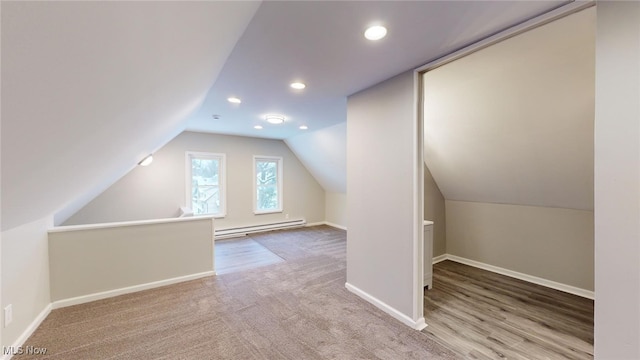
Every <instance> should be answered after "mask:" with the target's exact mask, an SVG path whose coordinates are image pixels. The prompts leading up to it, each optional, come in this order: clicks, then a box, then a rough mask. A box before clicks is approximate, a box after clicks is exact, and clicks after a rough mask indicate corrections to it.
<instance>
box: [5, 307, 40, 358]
mask: <svg viewBox="0 0 640 360" xmlns="http://www.w3.org/2000/svg"><path fill="white" fill-rule="evenodd" d="M51 309H52V307H51V304H49V305H47V306H45V308H44V309H43V310H42V311H41V312H40V314H38V316H36V318H35V319H33V321H32V322H31V324H29V326H27V328H26V329H25V330H24V332H23V333H22V334H20V336H19V337H18V339H16V341H15V342H14V343H13V345H11V346H10V347H11V348H12V349H18V348H20V347H21V346H22V345H24V343H25V341H27V339H28V338H29V337H30V336H31V335H33V332H34V331H36V329H37V328H38V327H39V326H40V324H42V322H43V321H44V319H46V318H47V316H49V313H51ZM2 350H3V351H2V356H1V357H0V360H9V359H11V358H12V357H13V354H4V347H3V349H2Z"/></svg>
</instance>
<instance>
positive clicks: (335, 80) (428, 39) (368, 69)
mask: <svg viewBox="0 0 640 360" xmlns="http://www.w3.org/2000/svg"><path fill="white" fill-rule="evenodd" d="M566 3H567V1H563V0H560V1H265V2H264V3H263V4H262V5H261V6H260V9H258V11H257V13H256V15H255V17H254V18H253V20H252V21H251V24H249V26H248V27H247V30H246V31H245V33H244V34H243V35H242V37H241V38H240V40H239V41H238V44H237V45H236V47H235V48H234V50H233V52H232V53H231V55H230V56H229V60H228V61H227V63H226V64H225V67H224V69H223V70H222V72H221V73H220V76H219V77H218V80H217V81H216V83H215V84H214V86H213V87H212V88H211V91H210V92H209V94H208V95H207V98H206V99H205V101H204V103H203V105H202V107H201V108H200V109H199V110H198V111H197V112H196V113H194V115H193V116H192V117H191V118H190V119H189V124H188V129H189V130H191V131H205V132H214V133H226V134H234V135H246V136H258V137H267V138H274V139H287V138H290V137H293V136H296V135H298V134H300V133H301V130H299V129H298V127H299V126H300V125H307V126H308V127H309V130H308V131H314V130H318V129H322V128H324V127H329V126H332V125H335V124H338V123H341V122H344V121H346V111H347V110H346V97H347V96H349V95H351V94H353V93H355V92H358V91H360V90H363V89H366V88H368V87H370V86H373V85H374V84H377V83H379V82H381V81H383V80H386V79H388V78H390V77H392V76H395V75H397V74H400V73H402V72H404V71H407V70H409V69H413V68H415V67H417V66H420V65H423V64H425V63H426V62H428V61H430V60H432V59H436V58H438V57H440V56H443V55H445V54H448V53H450V52H453V51H455V50H458V49H460V48H462V47H464V46H466V45H469V44H472V43H474V42H476V41H478V40H481V39H483V38H485V37H487V36H490V35H492V34H494V33H496V32H499V31H501V30H504V29H505V28H508V27H510V26H513V25H515V24H518V23H520V22H522V21H525V20H528V19H530V18H532V17H535V16H537V15H540V14H542V13H545V12H547V11H550V10H552V9H555V8H557V7H559V6H561V5H563V4H566ZM374 23H379V24H384V25H385V26H386V27H387V28H388V29H389V32H388V34H387V36H386V37H385V38H384V39H382V40H380V41H377V42H371V41H369V40H366V39H365V38H364V36H363V33H364V31H365V29H366V28H367V27H368V26H371V25H372V24H374ZM294 80H299V81H303V82H305V83H306V84H307V88H306V89H305V90H304V91H295V90H292V89H291V88H290V87H289V83H290V82H292V81H294ZM230 96H237V97H240V98H241V99H242V103H241V104H239V105H237V104H229V103H228V102H227V98H228V97H230ZM273 112H275V113H281V114H284V115H285V116H286V117H287V121H286V122H285V124H282V125H277V126H275V125H270V124H268V123H266V122H265V121H264V119H263V116H264V114H267V113H273ZM214 114H216V115H220V119H218V120H214V119H213V118H212V115H214ZM257 124H260V125H262V126H263V127H264V128H263V129H261V130H256V129H254V125H257Z"/></svg>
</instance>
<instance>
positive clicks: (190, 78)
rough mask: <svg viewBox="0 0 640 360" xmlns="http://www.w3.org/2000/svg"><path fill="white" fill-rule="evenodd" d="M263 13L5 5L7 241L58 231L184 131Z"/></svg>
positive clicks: (242, 6) (246, 7) (195, 7)
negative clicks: (46, 227)
mask: <svg viewBox="0 0 640 360" xmlns="http://www.w3.org/2000/svg"><path fill="white" fill-rule="evenodd" d="M259 4H260V3H259V2H244V1H238V2H236V1H228V2H227V1H224V2H223V1H210V2H6V1H3V2H2V155H1V156H2V230H7V229H10V228H13V227H16V226H18V225H21V224H24V223H27V222H30V221H33V220H37V219H40V218H42V217H45V216H49V215H53V214H56V213H57V215H58V216H57V218H59V219H58V222H59V221H61V220H63V219H64V218H65V217H66V216H67V215H70V214H72V213H73V212H74V211H75V210H76V209H78V208H80V207H81V206H82V205H84V203H86V202H87V201H88V200H90V199H91V198H93V197H94V196H95V195H97V194H99V193H100V192H101V191H102V190H104V189H105V188H106V187H107V186H109V185H110V184H111V183H113V182H114V181H115V180H116V179H118V178H120V177H121V176H122V175H124V174H125V173H126V172H127V171H129V170H130V169H131V168H133V167H134V166H135V164H136V163H137V162H138V161H140V160H141V159H142V158H143V157H144V156H145V155H147V154H149V153H151V152H153V151H154V150H156V149H159V148H160V147H161V146H162V145H164V144H165V143H166V142H168V141H169V140H170V139H171V138H173V137H174V136H175V135H177V134H178V133H180V132H181V131H182V130H183V129H184V127H185V121H186V118H187V117H188V115H189V114H190V113H191V112H193V111H194V110H197V109H198V108H199V106H200V105H201V103H202V100H203V99H204V97H205V95H206V93H207V91H208V90H209V88H210V87H211V86H212V84H213V83H214V81H215V79H216V78H217V76H218V73H219V72H220V70H221V69H222V67H223V65H224V63H225V61H226V59H227V57H228V56H229V54H230V52H231V51H232V49H233V46H234V45H235V43H236V42H237V40H238V38H239V37H240V36H241V34H242V33H243V31H244V29H245V28H246V26H247V24H248V23H249V21H250V20H251V18H252V17H253V15H254V13H255V11H256V10H257V8H258V6H259Z"/></svg>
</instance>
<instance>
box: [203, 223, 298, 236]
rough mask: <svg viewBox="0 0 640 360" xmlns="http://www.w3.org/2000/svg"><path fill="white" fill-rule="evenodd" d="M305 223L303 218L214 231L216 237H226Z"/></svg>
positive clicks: (292, 226) (286, 227) (287, 227)
mask: <svg viewBox="0 0 640 360" xmlns="http://www.w3.org/2000/svg"><path fill="white" fill-rule="evenodd" d="M306 223H307V221H306V220H305V219H298V220H287V221H279V222H274V223H269V224H262V225H252V226H241V227H234V228H227V229H216V230H215V231H214V234H215V238H216V239H226V238H232V237H238V236H245V235H247V234H251V233H257V232H262V231H272V230H282V229H291V228H296V227H302V226H304V225H305V224H306Z"/></svg>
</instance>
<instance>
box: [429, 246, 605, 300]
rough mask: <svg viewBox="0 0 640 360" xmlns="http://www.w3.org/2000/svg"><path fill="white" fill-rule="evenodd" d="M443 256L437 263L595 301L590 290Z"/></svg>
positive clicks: (459, 258)
mask: <svg viewBox="0 0 640 360" xmlns="http://www.w3.org/2000/svg"><path fill="white" fill-rule="evenodd" d="M441 256H443V255H441ZM444 256H446V259H441V260H439V261H442V260H451V261H455V262H458V263H461V264H465V265H469V266H473V267H476V268H478V269H483V270H487V271H491V272H494V273H497V274H501V275H505V276H509V277H512V278H516V279H520V280H524V281H528V282H530V283H534V284H538V285H542V286H546V287H548V288H551V289H556V290H560V291H564V292H566V293H569V294H573V295H578V296H582V297H584V298H587V299H591V300H593V299H595V293H594V292H593V291H590V290H585V289H581V288H578V287H575V286H571V285H566V284H562V283H559V282H555V281H552V280H547V279H543V278H539V277H537V276H532V275H527V274H523V273H520V272H517V271H513V270H509V269H505V268H501V267H498V266H493V265H489V264H485V263H482V262H479V261H475V260H470V259H467V258H463V257H460V256H456V255H451V254H446V255H444ZM438 258H440V256H438ZM434 263H435V258H434Z"/></svg>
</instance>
